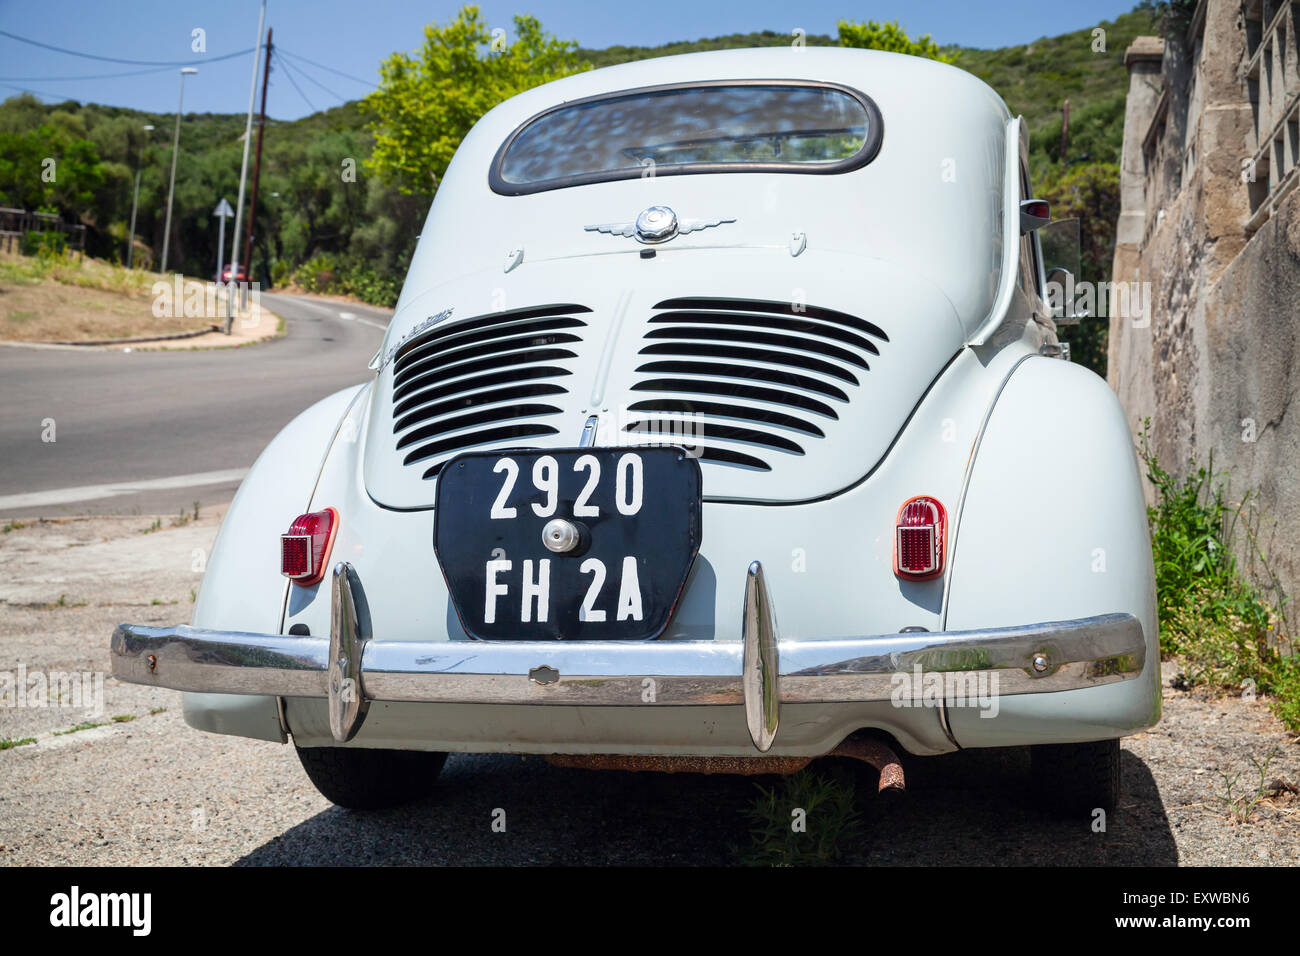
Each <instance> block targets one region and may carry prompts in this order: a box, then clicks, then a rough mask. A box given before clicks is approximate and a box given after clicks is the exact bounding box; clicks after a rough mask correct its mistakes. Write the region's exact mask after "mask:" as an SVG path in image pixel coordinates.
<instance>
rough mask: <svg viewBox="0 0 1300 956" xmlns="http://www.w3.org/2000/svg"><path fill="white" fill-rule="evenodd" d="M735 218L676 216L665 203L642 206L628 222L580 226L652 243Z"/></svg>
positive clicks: (591, 230)
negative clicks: (638, 213) (682, 217)
mask: <svg viewBox="0 0 1300 956" xmlns="http://www.w3.org/2000/svg"><path fill="white" fill-rule="evenodd" d="M735 221H736V220H735V219H734V218H730V219H679V218H678V217H677V213H675V212H673V210H672V209H670V208H669V207H668V206H650V207H649V208H647V209H643V210H642V211H641V214H640V215H639V216H637V217H636V219H635V220H633V221H632V222H603V223H599V224H597V225H593V226H584V227H583V228H584V229H585V230H586V231H587V232H603V233H605V234H606V235H611V236H629V237H632V238H635V239H636V241H637V242H643V243H646V244H647V245H653V244H654V243H657V242H667V241H668V240H669V239H671V238H673V236H678V235H681V236H684V235H687V234H688V233H692V232H699V231H700V230H701V229H710V228H712V227H713V226H721V225H722V224H723V223H727V222H735Z"/></svg>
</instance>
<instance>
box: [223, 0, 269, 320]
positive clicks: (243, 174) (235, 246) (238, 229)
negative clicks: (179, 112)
mask: <svg viewBox="0 0 1300 956" xmlns="http://www.w3.org/2000/svg"><path fill="white" fill-rule="evenodd" d="M265 22H266V0H262V11H261V13H259V14H258V16H257V37H256V39H255V41H254V42H255V44H256V47H255V49H254V50H253V79H252V82H251V83H250V84H249V88H248V122H247V123H245V124H244V159H243V162H242V163H241V165H240V167H239V199H238V200H237V201H236V202H235V235H234V238H233V239H231V242H230V245H231V249H230V275H231V277H232V278H234V277H237V276H238V275H239V238H240V235H241V234H242V233H243V221H244V219H243V216H244V182H245V181H246V180H247V178H248V147H249V141H250V140H251V139H252V138H253V103H254V101H255V100H256V98H257V67H258V63H259V60H260V59H261V56H262V24H263V23H265ZM231 298H232V296H230V295H227V296H226V334H227V335H229V334H230V326H231V325H232V324H233V323H234V312H233V309H234V303H233V302H231Z"/></svg>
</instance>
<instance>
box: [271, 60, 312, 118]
mask: <svg viewBox="0 0 1300 956" xmlns="http://www.w3.org/2000/svg"><path fill="white" fill-rule="evenodd" d="M273 55H274V54H273ZM280 65H281V66H282V67H284V71H283V72H284V75H285V76H287V77H288V78H289V82H290V83H292V84H293V88H294V89H295V90H297V91H298V95H299V96H301V97H302V98H303V101H304V102H306V104H307V105H308V106H310V107H311V111H312V112H313V113H318V112H320V111H319V110H318V109H316V104H315V103H313V102H312V101H311V100H310V99H308V98H307V94H306V93H304V92H303V91H302V87H301V86H299V85H298V81H297V80H295V79H294V78H293V74H292V73H290V72H289V64H288V63H287V62H286V61H285V60H281V61H280Z"/></svg>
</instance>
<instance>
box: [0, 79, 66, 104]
mask: <svg viewBox="0 0 1300 956" xmlns="http://www.w3.org/2000/svg"><path fill="white" fill-rule="evenodd" d="M0 86H3V87H4V88H5V89H6V90H17V91H18V92H19V93H30V94H32V96H44V97H46V98H47V99H51V100H58V101H59V102H60V103H66V102H68V100H70V99H72V97H70V96H68V94H66V93H43V92H41V91H40V90H29V89H28V88H27V87H25V86H13V85H11V84H9V83H0Z"/></svg>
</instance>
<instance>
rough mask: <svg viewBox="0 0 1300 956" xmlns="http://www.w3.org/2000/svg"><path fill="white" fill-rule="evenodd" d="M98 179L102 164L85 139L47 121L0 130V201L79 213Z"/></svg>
mask: <svg viewBox="0 0 1300 956" xmlns="http://www.w3.org/2000/svg"><path fill="white" fill-rule="evenodd" d="M103 183H104V168H103V165H102V164H101V163H100V159H99V153H98V152H96V150H95V144H94V143H92V142H90V141H89V140H85V139H78V138H74V137H73V136H72V135H70V134H69V133H67V132H65V131H64V130H63V129H61V128H55V127H53V126H47V125H42V126H39V127H37V128H36V129H35V130H33V131H32V132H30V133H0V204H7V205H9V206H16V207H18V208H20V209H55V210H58V211H59V212H60V213H63V214H65V215H69V216H71V217H72V218H73V219H80V218H81V217H82V216H83V215H85V214H86V213H88V212H89V211H90V209H91V207H92V205H93V203H94V201H95V197H96V194H97V191H98V190H99V188H100V187H101V186H102V185H103Z"/></svg>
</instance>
